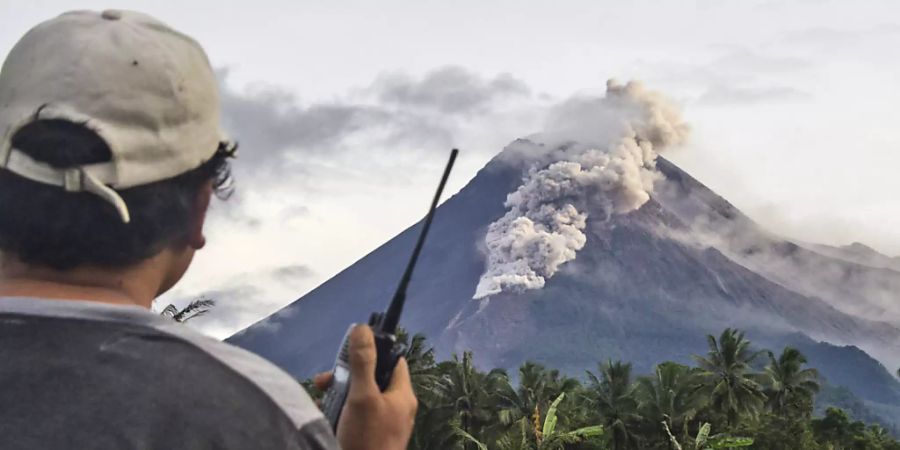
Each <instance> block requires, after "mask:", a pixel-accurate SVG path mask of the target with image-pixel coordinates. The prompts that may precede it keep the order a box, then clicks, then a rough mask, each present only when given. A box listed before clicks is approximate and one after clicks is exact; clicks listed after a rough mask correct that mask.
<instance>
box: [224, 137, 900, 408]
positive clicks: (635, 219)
mask: <svg viewBox="0 0 900 450" xmlns="http://www.w3.org/2000/svg"><path fill="white" fill-rule="evenodd" d="M537 147H540V144H537V143H535V142H531V141H529V140H524V139H523V140H518V141H516V142H514V143H512V144H510V146H508V147H507V148H506V149H505V150H504V151H503V152H501V153H500V154H499V155H498V156H496V157H495V158H494V159H493V160H492V161H491V162H490V163H489V164H488V165H487V166H485V167H484V168H483V169H482V170H480V171H479V172H478V174H477V175H476V176H475V177H474V178H473V179H472V180H471V181H470V182H469V183H468V185H466V186H465V187H464V188H463V189H462V190H461V191H460V192H459V193H457V194H456V195H454V196H453V197H451V198H450V199H448V200H447V201H446V202H444V203H443V204H442V205H441V206H440V208H439V209H438V211H437V213H436V216H435V220H434V223H433V225H432V230H431V233H430V236H429V239H428V242H427V243H426V246H425V249H424V251H423V253H422V255H421V258H420V260H419V265H418V267H417V269H416V273H415V275H414V277H413V280H412V283H411V285H410V287H409V291H408V300H407V306H406V311H405V313H404V316H403V318H402V320H401V325H402V326H403V327H404V328H406V329H407V330H409V331H410V332H412V333H423V334H425V335H426V336H427V337H428V338H429V340H430V342H431V344H432V345H434V346H435V348H436V350H437V352H438V355H439V356H441V357H447V356H449V355H450V354H452V353H454V352H457V353H458V352H462V351H466V350H472V351H473V352H474V356H475V361H476V364H478V365H480V366H482V367H486V368H487V367H501V368H507V369H509V368H514V367H517V366H518V365H520V364H522V363H523V362H524V361H526V360H529V361H535V362H539V363H544V364H547V365H551V366H553V367H558V368H561V369H562V370H563V371H565V372H567V373H570V374H572V375H575V376H580V375H581V374H583V373H584V370H586V369H593V368H595V367H596V364H597V362H598V361H603V360H607V359H622V360H625V361H630V362H632V363H633V364H634V366H635V370H637V371H638V372H643V373H649V372H650V370H651V369H652V367H653V365H654V364H657V363H659V362H662V361H664V360H674V361H681V362H688V361H690V356H691V355H692V354H700V353H704V352H705V349H706V341H705V336H706V335H707V334H718V333H719V332H721V330H722V329H724V328H725V327H737V328H740V329H742V330H745V331H746V332H747V335H748V336H749V337H750V338H751V340H752V341H753V342H754V343H755V344H756V345H758V346H759V347H763V348H770V349H772V350H774V351H780V349H781V348H782V347H784V346H785V345H793V346H795V347H798V348H799V349H800V350H801V351H803V352H804V353H805V354H806V355H807V357H808V358H809V361H810V364H811V365H812V366H814V367H817V368H818V369H819V370H820V372H821V373H822V374H823V375H824V376H825V378H826V379H827V380H828V383H829V384H832V385H838V386H845V387H847V388H848V389H850V390H851V391H852V392H853V393H854V394H856V395H857V396H858V397H860V398H862V399H863V400H864V401H866V402H867V403H868V404H869V405H870V406H873V407H875V408H876V409H877V410H878V411H880V412H881V413H882V414H883V415H885V416H887V417H890V419H889V420H890V421H894V422H895V423H898V422H900V383H898V382H897V380H896V379H895V378H894V377H893V376H892V375H891V373H890V372H889V371H888V370H886V369H885V366H884V365H883V364H890V365H891V366H890V367H897V365H898V364H900V318H898V315H897V312H898V309H900V307H898V305H897V302H896V299H897V297H898V296H900V272H897V271H895V270H894V269H892V268H891V266H889V265H887V264H883V265H876V264H872V265H867V264H865V262H866V261H869V260H872V259H875V257H874V256H873V255H871V254H869V253H874V251H872V252H867V253H866V255H865V256H866V258H863V257H861V256H859V255H860V252H847V251H846V249H841V248H833V247H826V246H816V245H810V244H806V243H794V242H791V241H789V240H787V239H784V238H781V237H778V236H777V235H775V234H772V233H769V232H767V231H766V230H764V229H762V228H761V227H760V226H758V225H757V224H756V223H754V222H753V221H752V220H751V219H750V218H749V217H747V216H746V215H744V214H742V213H741V212H740V211H739V210H738V209H737V208H736V207H734V206H733V205H732V204H730V203H729V202H728V201H727V200H725V199H724V198H722V197H720V196H719V195H717V194H715V193H714V192H713V191H712V190H710V189H708V188H707V187H706V186H704V185H703V184H702V183H700V182H699V181H697V180H696V179H694V178H692V177H691V176H690V175H688V174H687V173H685V172H684V171H682V170H681V169H679V168H678V167H677V166H676V165H675V164H673V163H671V162H670V161H668V160H666V159H663V158H662V157H660V158H659V159H658V160H657V162H656V164H657V168H658V170H659V171H660V172H661V174H662V175H663V178H662V179H660V180H658V181H657V182H656V184H655V189H654V190H653V193H652V195H651V198H650V200H649V201H647V202H646V203H644V204H643V205H642V206H641V207H640V208H639V209H637V210H636V211H633V212H630V213H628V214H622V215H613V216H611V217H609V218H607V219H605V220H589V221H588V224H587V228H586V229H585V230H584V233H585V235H586V237H587V240H586V243H585V245H584V247H583V248H582V249H581V250H580V251H579V253H578V255H577V258H575V259H574V260H572V261H569V262H567V263H565V264H563V265H562V266H561V268H560V269H559V271H558V272H557V273H556V274H555V275H554V276H553V277H552V278H550V279H548V280H547V282H546V285H545V286H543V288H541V289H532V290H525V291H509V292H507V291H504V292H500V293H498V294H496V295H492V296H490V297H489V298H487V299H483V300H473V299H472V298H473V294H474V293H475V287H476V285H477V284H478V282H479V278H480V276H481V275H482V272H483V270H484V268H485V252H484V248H483V245H484V244H483V242H484V239H485V233H486V230H487V228H488V225H489V224H491V223H492V222H494V221H496V220H497V219H498V218H500V217H502V216H503V215H504V213H505V212H506V208H505V207H504V201H505V199H506V197H507V195H508V194H509V193H510V192H513V191H515V190H516V188H517V186H519V185H520V184H521V182H522V178H523V174H524V173H525V172H526V171H527V169H528V167H527V165H526V164H525V163H523V162H521V161H520V160H519V159H517V158H514V157H511V156H510V155H514V154H519V153H521V151H522V149H533V148H537ZM420 226H421V223H419V224H415V225H413V226H412V227H410V228H408V229H406V230H405V231H403V232H402V233H400V234H399V235H397V236H396V237H395V238H393V239H391V240H390V241H388V242H387V243H385V244H384V245H382V246H381V247H379V248H378V249H376V250H374V251H373V252H371V253H370V254H368V255H367V256H365V257H364V258H362V259H361V260H359V261H357V262H356V263H355V264H353V265H352V266H350V267H348V268H347V269H345V270H344V271H342V272H341V273H339V274H338V275H336V276H334V277H333V278H332V279H330V280H328V281H327V282H325V283H323V284H322V285H321V286H319V287H318V288H316V289H315V290H313V291H311V292H310V293H308V294H307V295H305V296H303V297H302V298H300V299H299V300H297V301H295V302H294V303H292V304H290V305H289V306H287V307H285V308H284V309H282V310H281V311H279V312H277V313H275V314H273V315H272V316H270V317H268V318H266V319H263V320H261V321H260V322H258V323H256V324H254V325H252V326H250V327H249V328H247V329H245V330H243V331H241V332H239V333H237V334H236V335H234V336H232V337H231V338H230V339H229V341H230V342H231V343H233V344H236V345H238V346H241V347H244V348H246V349H249V350H251V351H253V352H255V353H258V354H260V355H262V356H264V357H266V358H268V359H269V360H271V361H273V362H274V363H276V364H278V365H280V366H281V367H282V368H284V369H285V370H287V371H288V372H290V373H291V374H293V375H294V376H296V377H298V378H306V377H309V376H311V375H312V374H314V373H316V372H319V371H325V370H328V369H330V366H331V364H332V362H333V359H334V356H335V351H336V350H337V346H338V344H339V342H340V339H341V337H342V334H343V332H344V331H345V329H346V326H347V324H349V323H351V322H365V321H366V320H367V317H368V314H369V313H370V312H372V311H377V310H383V309H384V308H385V306H386V304H387V302H388V300H389V299H390V298H391V297H392V294H393V291H394V289H395V288H396V283H397V281H398V280H399V278H400V275H401V272H402V270H403V268H404V266H405V263H406V261H407V259H408V257H409V254H410V252H411V250H412V248H413V245H414V243H415V239H416V237H417V236H418V233H419V228H420ZM844 254H848V256H846V257H842V255H844ZM879 258H880V257H879ZM884 258H886V257H884ZM884 258H880V259H879V261H887V260H888V259H884ZM891 291H892V292H891ZM892 295H893V297H891V296H892Z"/></svg>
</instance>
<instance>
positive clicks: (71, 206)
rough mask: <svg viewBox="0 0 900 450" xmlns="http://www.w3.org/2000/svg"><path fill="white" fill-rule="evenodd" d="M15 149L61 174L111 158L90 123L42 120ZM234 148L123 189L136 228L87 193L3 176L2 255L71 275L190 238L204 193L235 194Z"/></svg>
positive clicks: (16, 139) (21, 134)
mask: <svg viewBox="0 0 900 450" xmlns="http://www.w3.org/2000/svg"><path fill="white" fill-rule="evenodd" d="M12 145H13V147H14V148H17V149H19V150H20V151H22V152H24V153H26V154H28V155H29V156H30V157H32V158H33V159H35V160H38V161H42V162H45V163H47V164H50V165H52V166H54V167H58V168H68V167H73V166H79V165H85V164H92V163H99V162H105V161H109V160H110V159H111V158H112V152H111V151H110V149H109V146H108V145H107V144H106V142H104V140H103V139H102V138H101V137H100V136H99V135H98V134H97V133H95V132H94V131H93V130H91V129H90V128H88V127H87V126H85V124H79V123H74V122H70V121H65V120H57V119H53V120H38V121H34V122H31V123H29V124H27V125H25V126H23V127H22V128H21V129H19V130H18V131H17V132H16V133H15V134H14V135H13V137H12ZM234 149H235V147H234V146H231V145H226V144H224V143H223V144H220V146H219V148H218V149H217V151H216V152H215V154H214V155H213V156H212V158H210V159H209V160H208V161H206V162H204V163H203V164H202V165H200V166H199V167H197V168H196V169H193V170H191V171H188V172H186V173H183V174H181V175H178V176H176V177H173V178H170V179H167V180H163V181H158V182H155V183H151V184H147V185H142V186H137V187H132V188H127V189H122V190H119V191H118V192H119V195H120V196H121V197H122V199H123V200H125V204H126V205H128V210H129V212H130V214H131V222H129V223H124V222H122V219H121V218H120V217H119V214H118V212H117V211H116V209H115V207H114V206H112V205H111V204H110V203H108V202H106V201H104V200H102V199H101V198H100V197H98V196H96V195H94V194H91V193H88V192H67V191H65V190H64V189H63V188H61V187H58V186H49V185H44V184H40V183H37V182H34V181H31V180H28V179H26V178H23V177H21V176H19V175H16V174H14V173H12V172H9V171H6V170H2V169H0V251H2V252H4V253H7V254H11V255H15V256H16V257H17V258H18V259H19V260H20V261H22V262H24V263H26V264H32V265H38V266H46V267H50V268H53V269H57V270H67V269H72V268H74V267H78V266H96V267H106V268H109V267H126V266H130V265H134V264H136V263H138V262H140V261H142V260H144V259H147V258H149V257H151V256H153V255H155V254H157V253H158V252H159V251H161V250H163V249H164V248H165V247H166V246H169V245H175V244H178V243H180V242H183V241H184V240H185V239H187V236H188V233H189V230H190V226H191V223H192V221H193V220H194V214H195V210H196V201H197V198H198V197H197V195H198V193H199V190H200V189H201V188H203V186H204V185H205V184H206V183H209V182H212V185H213V188H214V192H215V193H216V196H218V197H219V198H223V199H224V198H227V197H228V196H229V195H230V194H231V192H232V186H233V184H232V178H231V171H230V167H229V163H228V159H229V157H230V156H232V155H233V154H234Z"/></svg>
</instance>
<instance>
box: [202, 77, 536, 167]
mask: <svg viewBox="0 0 900 450" xmlns="http://www.w3.org/2000/svg"><path fill="white" fill-rule="evenodd" d="M217 73H218V77H219V80H220V84H221V98H222V109H223V115H222V120H223V123H224V125H225V127H226V129H227V130H228V131H229V133H230V134H231V135H232V136H233V137H234V138H235V139H236V140H238V141H239V142H240V144H241V147H242V149H243V152H242V154H243V155H245V156H246V158H243V159H242V160H241V165H242V166H244V167H246V169H244V170H250V169H253V170H259V169H267V170H270V171H271V170H278V169H279V168H282V167H284V166H285V165H287V166H288V167H290V168H291V169H292V170H293V169H294V168H295V167H296V164H291V163H292V162H293V161H295V160H297V159H302V160H303V162H304V166H306V167H308V166H309V163H310V161H309V159H320V160H321V159H334V157H335V156H337V155H336V154H335V152H341V151H346V150H347V149H348V148H350V147H353V146H355V145H357V144H360V143H362V142H365V145H367V146H368V147H369V148H373V149H387V148H391V147H395V146H398V145H402V146H404V147H407V148H423V147H436V148H440V149H441V150H442V151H443V150H444V149H445V147H448V146H450V145H452V143H453V141H454V138H455V137H456V136H457V135H458V134H459V129H460V126H461V125H464V124H465V123H469V122H472V121H475V120H477V118H478V116H482V115H485V114H489V113H490V112H491V111H493V109H494V108H495V106H497V105H498V104H499V103H502V102H503V101H505V100H509V99H516V98H530V96H531V90H530V89H529V88H528V86H527V85H526V84H525V83H524V82H522V81H520V80H517V79H515V78H513V77H512V76H511V75H508V74H501V75H497V76H495V77H493V78H489V77H483V76H481V75H478V74H476V73H474V72H471V71H468V70H466V69H464V68H461V67H456V66H448V67H443V68H440V69H437V70H434V71H432V72H429V73H427V74H425V75H424V76H422V77H418V78H417V77H413V76H410V75H407V74H403V73H393V74H388V75H382V76H379V77H378V78H377V79H376V80H375V81H374V82H373V83H372V84H371V85H370V86H368V87H366V88H363V89H356V90H351V91H350V92H348V93H347V94H345V95H344V96H343V97H339V98H337V99H335V100H332V101H328V102H319V103H312V104H308V105H303V104H302V103H301V102H300V100H299V99H298V98H297V96H296V95H294V94H293V93H292V92H291V91H289V90H287V89H286V88H283V87H277V86H256V87H253V88H249V89H244V90H236V89H235V88H233V87H232V86H230V85H229V83H228V74H229V71H228V69H219V70H218V71H217Z"/></svg>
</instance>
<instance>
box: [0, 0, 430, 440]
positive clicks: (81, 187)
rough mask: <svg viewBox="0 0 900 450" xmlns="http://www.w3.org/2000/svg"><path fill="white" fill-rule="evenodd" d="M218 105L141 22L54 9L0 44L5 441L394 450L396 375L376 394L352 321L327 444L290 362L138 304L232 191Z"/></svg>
mask: <svg viewBox="0 0 900 450" xmlns="http://www.w3.org/2000/svg"><path fill="white" fill-rule="evenodd" d="M218 109H219V103H218V92H217V83H216V79H215V77H214V75H213V71H212V69H211V68H210V65H209V62H208V60H207V57H206V55H205V53H204V52H203V50H202V49H201V48H200V46H199V45H198V44H197V43H196V42H195V41H193V40H192V39H191V38H189V37H187V36H185V35H184V34H181V33H179V32H177V31H175V30H172V29H171V28H169V27H168V26H166V25H165V24H163V23H161V22H159V21H156V20H155V19H153V18H151V17H148V16H146V15H142V14H138V13H133V12H126V11H104V12H102V13H96V12H90V11H78V12H72V13H67V14H63V15H62V16H60V17H57V18H55V19H53V20H50V21H47V22H44V23H42V24H40V25H38V26H36V27H35V28H33V29H32V30H31V31H29V32H28V33H27V34H26V35H25V36H24V37H23V38H22V39H21V40H20V41H19V42H18V43H17V44H16V46H15V47H14V48H13V49H12V51H11V52H10V53H9V55H8V56H7V59H6V61H5V63H4V65H3V68H2V71H0V131H2V132H3V137H2V142H0V254H2V259H0V448H3V449H63V448H76V449H177V448H191V449H194V448H197V449H202V448H216V449H333V448H338V443H339V444H340V446H341V448H344V449H345V450H347V449H388V450H394V449H402V448H406V444H407V441H408V439H409V436H410V433H411V431H412V423H413V417H414V415H415V410H416V400H415V396H414V395H413V392H412V388H411V385H410V380H409V373H408V369H407V366H406V363H405V362H404V361H401V362H400V363H399V364H398V365H397V369H396V370H395V372H394V374H393V379H392V384H391V386H390V387H389V388H388V389H387V390H386V391H385V392H384V393H382V392H380V391H379V389H378V387H377V386H376V384H375V380H374V367H375V349H374V344H373V339H372V333H371V330H369V329H368V328H367V327H359V328H357V329H355V330H354V332H353V335H352V338H351V346H350V348H351V372H352V374H351V376H352V389H351V391H350V393H349V396H348V401H347V404H346V406H345V410H344V412H343V415H342V420H341V424H340V427H339V429H338V432H337V436H336V438H335V436H334V435H333V434H332V432H331V430H330V427H329V425H328V424H327V423H326V422H325V421H324V419H323V417H322V415H321V413H320V412H319V411H318V409H317V408H316V407H315V405H314V404H313V403H312V402H311V400H310V399H309V397H308V396H307V395H306V393H305V392H304V391H303V390H302V388H301V387H300V386H299V384H297V383H296V382H295V381H294V380H293V379H291V378H290V377H289V376H288V375H287V374H285V373H284V372H282V371H281V370H279V369H277V368H275V367H274V366H272V365H271V364H269V363H267V362H266V361H263V360H262V359H261V358H259V357H256V356H255V355H252V354H250V353H247V352H245V351H243V350H240V349H237V348H235V347H232V346H230V345H227V344H224V343H220V342H218V341H215V340H212V339H209V338H206V337H203V336H201V335H198V334H195V333H192V332H190V331H189V330H187V329H185V328H184V326H182V325H179V324H176V323H174V322H173V321H170V320H166V319H163V318H161V317H159V316H158V315H156V314H154V313H152V312H151V311H150V310H149V308H150V306H151V302H152V301H153V299H154V298H156V297H157V296H159V295H161V294H162V293H164V292H166V291H167V290H169V289H170V288H171V287H172V286H173V285H175V283H177V282H178V281H179V279H181V277H182V275H184V272H185V271H186V270H187V268H188V266H189V265H190V263H191V259H192V258H193V255H194V252H195V251H197V250H200V249H201V248H203V246H204V245H205V243H206V242H205V239H204V235H203V229H204V219H205V217H206V212H207V208H208V206H209V204H210V199H211V197H212V196H213V195H219V196H225V195H227V193H228V192H229V189H230V177H229V170H228V164H229V162H228V160H229V158H230V157H231V156H233V155H234V152H235V145H234V144H232V143H231V142H230V141H229V140H228V139H227V138H226V137H225V135H224V133H223V132H222V131H221V130H220V128H219V111H218ZM339 325H340V324H335V326H339ZM328 381H329V380H328V377H327V376H322V377H319V378H318V379H317V384H318V385H319V387H325V386H326V385H327V384H328Z"/></svg>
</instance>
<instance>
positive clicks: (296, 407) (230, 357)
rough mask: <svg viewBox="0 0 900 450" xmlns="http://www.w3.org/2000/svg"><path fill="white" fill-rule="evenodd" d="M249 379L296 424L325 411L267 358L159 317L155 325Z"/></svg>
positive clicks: (316, 416)
mask: <svg viewBox="0 0 900 450" xmlns="http://www.w3.org/2000/svg"><path fill="white" fill-rule="evenodd" d="M153 328H155V329H156V330H158V331H160V332H161V333H165V334H167V335H170V336H172V337H174V338H175V339H177V340H180V341H182V342H184V343H186V344H188V346H189V348H190V347H192V348H194V349H196V351H199V352H201V353H202V354H203V355H205V356H207V357H209V358H210V359H211V360H213V361H215V362H216V363H218V364H220V365H221V367H222V369H223V370H227V371H230V372H232V373H234V374H236V375H238V376H239V377H240V378H242V379H244V380H246V382H247V383H249V384H250V385H251V386H252V387H253V388H255V389H257V390H258V391H259V393H261V394H262V395H264V396H266V397H267V398H268V399H269V400H271V401H272V402H273V403H274V404H275V405H277V406H278V407H279V408H280V409H281V410H282V411H284V413H285V414H287V416H288V417H290V419H291V421H292V422H293V423H294V425H295V426H296V427H297V428H301V427H303V426H304V425H306V424H307V423H310V422H312V421H314V420H316V419H320V418H322V413H321V412H320V411H319V409H318V408H317V407H316V405H315V404H314V403H313V401H312V400H311V399H310V397H309V395H308V394H307V393H306V391H305V390H304V389H303V387H302V386H301V385H300V383H298V382H297V380H295V379H294V378H293V377H291V376H290V375H288V374H287V373H286V372H285V371H283V370H282V369H280V368H279V367H277V366H275V365H274V364H272V363H271V362H269V361H268V360H266V359H264V358H262V357H260V356H259V355H256V354H255V353H252V352H249V351H247V350H244V349H242V348H239V347H236V346H234V345H231V344H228V343H225V342H221V341H218V340H216V339H213V338H210V337H208V336H205V335H202V334H200V333H197V332H194V331H192V330H190V329H188V328H187V327H185V326H184V325H182V324H178V323H174V322H169V323H166V322H163V321H160V322H158V323H157V325H156V326H154V327H153Z"/></svg>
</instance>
